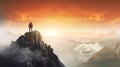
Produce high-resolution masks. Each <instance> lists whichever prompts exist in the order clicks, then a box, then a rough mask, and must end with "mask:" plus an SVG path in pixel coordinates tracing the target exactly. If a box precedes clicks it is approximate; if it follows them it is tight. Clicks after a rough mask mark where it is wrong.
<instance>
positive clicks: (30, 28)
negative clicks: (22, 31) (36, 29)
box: [29, 22, 33, 32]
mask: <svg viewBox="0 0 120 67" xmlns="http://www.w3.org/2000/svg"><path fill="white" fill-rule="evenodd" d="M32 27H33V24H32V22H30V23H29V32H32Z"/></svg>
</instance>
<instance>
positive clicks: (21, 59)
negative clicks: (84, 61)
mask: <svg viewBox="0 0 120 67" xmlns="http://www.w3.org/2000/svg"><path fill="white" fill-rule="evenodd" d="M4 53H5V54H4ZM4 53H3V54H0V60H3V63H0V67H65V66H64V65H63V64H62V63H61V61H60V60H59V59H58V57H57V55H56V54H55V53H54V52H53V48H51V46H50V45H47V44H46V43H44V41H43V40H42V36H41V34H40V32H38V31H32V32H26V33H25V34H24V35H22V36H20V37H19V38H18V39H17V40H16V41H15V42H12V43H11V46H10V47H9V48H8V49H7V50H6V51H4ZM10 58H11V59H10ZM11 61H12V62H11ZM0 62H1V61H0ZM5 64H8V65H5Z"/></svg>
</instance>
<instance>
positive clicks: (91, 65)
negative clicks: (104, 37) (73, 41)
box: [83, 46, 120, 67]
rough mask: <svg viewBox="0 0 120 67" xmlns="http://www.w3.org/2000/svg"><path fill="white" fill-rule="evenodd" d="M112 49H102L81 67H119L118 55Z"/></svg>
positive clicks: (119, 58)
mask: <svg viewBox="0 0 120 67" xmlns="http://www.w3.org/2000/svg"><path fill="white" fill-rule="evenodd" d="M116 50H117V49H113V48H112V47H108V46H106V47H104V48H103V49H101V50H100V51H98V52H97V53H95V54H93V56H92V57H91V58H90V59H89V60H88V62H87V63H85V64H83V67H114V66H115V67H120V53H118V52H117V51H116Z"/></svg>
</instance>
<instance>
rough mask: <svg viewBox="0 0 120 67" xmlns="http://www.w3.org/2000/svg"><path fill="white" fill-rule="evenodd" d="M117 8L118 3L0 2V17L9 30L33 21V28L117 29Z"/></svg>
mask: <svg viewBox="0 0 120 67" xmlns="http://www.w3.org/2000/svg"><path fill="white" fill-rule="evenodd" d="M119 6H120V2H119V0H1V1H0V18H2V19H3V18H4V20H5V21H7V22H6V24H7V25H8V26H10V27H13V26H14V27H24V26H25V25H27V24H28V23H29V21H32V22H33V24H34V25H35V26H36V28H39V27H40V28H49V27H53V28H58V29H60V28H61V29H66V30H67V29H69V30H71V29H73V28H75V29H76V30H78V29H80V28H82V29H84V28H85V29H89V28H91V29H96V28H98V29H104V28H108V29H109V28H110V29H112V28H115V29H116V28H119V26H120V8H119ZM1 23H2V24H4V23H3V22H1Z"/></svg>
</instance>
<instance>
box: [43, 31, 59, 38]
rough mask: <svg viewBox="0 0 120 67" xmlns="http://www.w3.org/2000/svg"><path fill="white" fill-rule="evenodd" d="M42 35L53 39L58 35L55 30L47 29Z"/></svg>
mask: <svg viewBox="0 0 120 67" xmlns="http://www.w3.org/2000/svg"><path fill="white" fill-rule="evenodd" d="M43 33H44V36H46V37H55V36H58V35H59V33H58V31H57V30H55V29H47V30H45V31H44V32H43Z"/></svg>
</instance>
